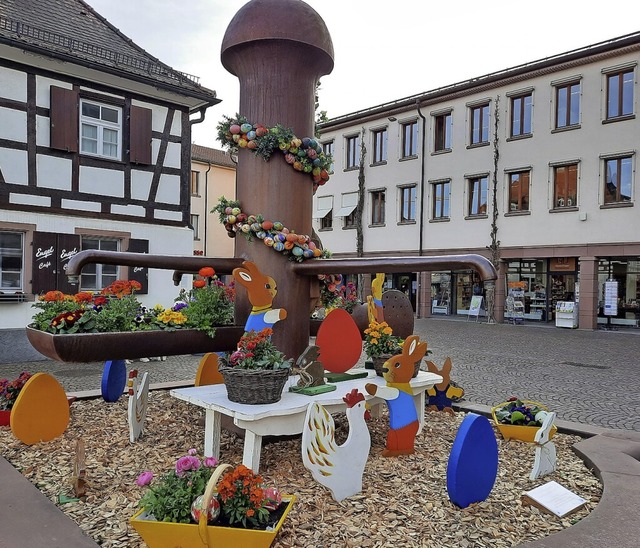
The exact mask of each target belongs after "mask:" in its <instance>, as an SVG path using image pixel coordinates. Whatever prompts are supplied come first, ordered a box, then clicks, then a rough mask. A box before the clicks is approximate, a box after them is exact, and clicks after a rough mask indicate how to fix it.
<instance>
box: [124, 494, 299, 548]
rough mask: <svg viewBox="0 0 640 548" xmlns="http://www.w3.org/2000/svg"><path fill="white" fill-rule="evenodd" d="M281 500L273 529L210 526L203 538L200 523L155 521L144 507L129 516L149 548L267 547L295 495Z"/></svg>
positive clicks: (275, 534)
mask: <svg viewBox="0 0 640 548" xmlns="http://www.w3.org/2000/svg"><path fill="white" fill-rule="evenodd" d="M283 499H284V500H283V501H282V504H286V505H287V506H286V509H285V511H284V514H282V516H281V517H280V520H278V523H276V525H275V527H274V528H273V529H272V530H264V531H263V530H257V529H240V528H236V527H223V526H219V525H209V526H207V527H206V533H204V534H203V536H204V538H203V537H202V536H201V534H200V531H199V525H196V524H190V523H169V522H166V521H155V520H154V519H153V518H150V517H149V515H148V514H147V513H146V512H145V510H144V508H143V509H142V510H140V511H139V512H137V513H136V514H134V515H133V516H132V517H131V519H130V523H131V525H132V526H133V528H134V529H135V530H136V532H137V533H138V534H139V535H140V536H141V537H142V540H144V541H145V542H146V543H147V545H148V546H149V548H165V547H167V546H188V547H189V548H197V547H201V546H202V547H204V546H209V547H215V546H229V547H231V546H238V547H240V546H242V548H268V547H269V546H271V544H272V543H273V541H274V539H275V538H276V536H277V534H278V532H279V531H280V529H281V528H282V524H283V523H284V520H285V519H286V517H287V514H288V513H289V511H290V510H291V507H292V506H293V503H294V501H295V500H296V497H295V496H294V495H283Z"/></svg>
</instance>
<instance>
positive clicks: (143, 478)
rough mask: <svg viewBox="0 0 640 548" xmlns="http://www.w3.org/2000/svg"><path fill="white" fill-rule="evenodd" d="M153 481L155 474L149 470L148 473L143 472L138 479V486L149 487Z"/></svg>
mask: <svg viewBox="0 0 640 548" xmlns="http://www.w3.org/2000/svg"><path fill="white" fill-rule="evenodd" d="M152 479H153V472H149V471H148V470H147V471H146V472H142V474H140V475H139V476H138V479H137V480H136V484H138V485H139V486H140V487H143V486H145V485H149V484H150V483H151V480H152Z"/></svg>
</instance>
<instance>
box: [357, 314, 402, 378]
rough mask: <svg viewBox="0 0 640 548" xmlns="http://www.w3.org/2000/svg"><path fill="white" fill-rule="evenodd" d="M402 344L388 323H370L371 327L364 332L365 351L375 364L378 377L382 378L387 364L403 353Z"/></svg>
mask: <svg viewBox="0 0 640 548" xmlns="http://www.w3.org/2000/svg"><path fill="white" fill-rule="evenodd" d="M402 342H403V340H402V339H401V338H400V337H397V336H396V335H394V334H393V329H392V328H391V326H390V325H389V324H388V323H387V322H377V321H375V320H373V321H371V322H369V327H368V328H367V329H365V330H364V351H365V353H366V355H367V356H368V357H369V358H370V359H371V361H372V362H373V368H374V369H375V370H376V373H377V374H378V376H380V377H381V376H382V368H383V366H384V364H385V362H386V361H387V360H388V359H389V358H391V356H394V355H396V354H399V353H400V352H402V348H401V347H402Z"/></svg>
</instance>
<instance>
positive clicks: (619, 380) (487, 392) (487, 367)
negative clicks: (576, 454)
mask: <svg viewBox="0 0 640 548" xmlns="http://www.w3.org/2000/svg"><path fill="white" fill-rule="evenodd" d="M415 333H416V334H418V335H420V336H421V338H423V339H425V340H426V341H427V343H428V345H429V348H430V349H431V350H432V351H433V354H431V355H430V356H429V359H430V360H431V361H433V362H435V363H436V364H437V365H438V367H442V364H443V363H444V360H445V358H446V357H447V356H450V357H451V359H452V361H453V370H452V375H451V377H452V379H453V380H454V381H456V382H457V383H458V384H459V385H460V386H462V387H463V388H464V390H465V402H469V403H476V404H484V405H489V406H491V405H496V404H498V403H500V402H502V401H505V400H506V399H508V398H509V397H510V396H518V397H519V398H522V399H530V400H535V401H539V402H542V403H545V404H546V405H548V407H549V408H551V409H553V410H555V411H557V413H558V418H559V419H561V420H565V421H571V422H577V423H583V424H591V425H595V426H601V427H605V428H617V429H626V430H636V431H640V393H639V388H640V379H639V375H638V372H639V371H640V330H628V331H625V330H620V331H579V330H571V329H560V328H555V327H551V326H539V327H538V326H535V325H510V324H495V325H488V324H486V323H481V322H475V321H473V320H469V321H464V320H453V319H445V318H429V319H420V320H416V323H415ZM199 360H200V357H199V356H191V355H189V356H169V357H168V358H167V360H166V361H164V362H156V361H150V362H146V363H145V362H137V361H136V362H134V363H133V364H131V365H130V366H129V368H137V369H139V370H140V371H149V373H150V376H151V382H152V383H158V382H177V381H193V379H194V378H195V373H196V370H197V368H198V362H199ZM362 361H363V358H361V362H362ZM103 367H104V364H103V363H87V364H74V363H59V362H54V361H50V360H44V361H30V362H22V363H20V362H18V363H4V364H3V363H0V378H4V377H6V378H15V377H16V376H17V375H18V374H19V373H20V372H21V371H25V370H26V371H30V372H31V373H35V372H37V371H44V372H49V373H51V374H53V375H54V376H55V377H56V378H57V379H58V380H59V382H60V383H61V384H62V386H63V387H64V388H65V390H66V391H67V392H74V391H81V390H99V389H100V383H101V378H102V370H103Z"/></svg>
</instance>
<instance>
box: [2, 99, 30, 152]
mask: <svg viewBox="0 0 640 548" xmlns="http://www.w3.org/2000/svg"><path fill="white" fill-rule="evenodd" d="M0 93H1V92H0ZM0 139H8V140H9V141H18V142H19V143H26V142H27V113H26V112H23V111H20V110H15V109H12V108H4V107H0Z"/></svg>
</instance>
